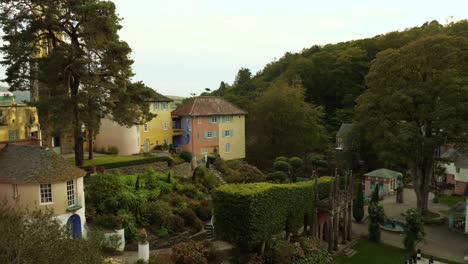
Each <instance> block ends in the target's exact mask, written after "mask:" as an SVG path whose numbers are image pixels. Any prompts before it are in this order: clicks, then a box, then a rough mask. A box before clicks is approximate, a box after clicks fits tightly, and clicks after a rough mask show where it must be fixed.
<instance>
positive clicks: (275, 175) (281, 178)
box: [267, 171, 288, 183]
mask: <svg viewBox="0 0 468 264" xmlns="http://www.w3.org/2000/svg"><path fill="white" fill-rule="evenodd" d="M287 179H288V175H287V174H286V173H284V172H282V171H275V172H271V173H268V175H267V180H268V181H272V182H280V183H282V182H285V181H286V180H287Z"/></svg>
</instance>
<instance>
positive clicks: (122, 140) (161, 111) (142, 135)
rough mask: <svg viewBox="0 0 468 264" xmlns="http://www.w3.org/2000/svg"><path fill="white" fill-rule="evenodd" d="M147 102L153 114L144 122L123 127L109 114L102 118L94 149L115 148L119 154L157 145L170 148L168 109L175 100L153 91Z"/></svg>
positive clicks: (149, 149)
mask: <svg viewBox="0 0 468 264" xmlns="http://www.w3.org/2000/svg"><path fill="white" fill-rule="evenodd" d="M147 102H148V103H149V107H150V111H151V113H154V114H156V117H155V118H153V119H152V120H151V121H149V122H147V123H145V124H142V125H139V124H136V125H135V126H131V127H125V126H121V125H119V124H118V123H117V122H115V121H113V120H112V117H107V118H104V119H102V120H101V127H100V128H99V133H98V134H97V135H96V140H95V144H94V146H95V149H108V148H109V147H117V149H118V150H119V155H132V154H137V153H147V152H150V151H152V150H154V149H155V148H157V147H161V148H162V147H164V146H167V147H169V145H170V144H172V117H171V109H172V108H173V107H174V106H173V104H174V102H173V101H172V99H170V98H167V97H165V96H163V95H161V94H159V93H156V92H155V93H154V95H153V98H151V99H150V100H148V101H147Z"/></svg>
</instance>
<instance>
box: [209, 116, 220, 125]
mask: <svg viewBox="0 0 468 264" xmlns="http://www.w3.org/2000/svg"><path fill="white" fill-rule="evenodd" d="M218 122H219V120H218V116H210V123H213V124H217V123H218Z"/></svg>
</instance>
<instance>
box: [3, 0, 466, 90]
mask: <svg viewBox="0 0 468 264" xmlns="http://www.w3.org/2000/svg"><path fill="white" fill-rule="evenodd" d="M114 2H115V4H116V6H117V13H118V14H119V16H120V17H121V18H123V20H122V21H121V24H122V26H123V28H122V30H121V31H120V37H121V39H123V40H125V41H127V42H128V43H129V45H130V47H131V48H132V50H133V51H132V55H131V57H132V59H133V60H134V61H135V63H134V65H133V71H134V72H135V76H134V78H133V80H134V81H140V80H141V81H143V82H144V83H145V84H146V85H148V86H150V87H151V88H153V89H155V90H156V91H158V92H159V93H162V94H165V95H178V96H189V95H190V94H191V93H197V94H198V93H201V92H202V91H203V90H204V89H205V88H210V89H212V90H214V89H217V88H218V87H219V84H220V82H221V81H225V82H228V83H230V84H231V83H232V82H233V80H234V78H235V75H236V73H237V71H238V70H239V69H240V68H241V67H245V68H249V69H250V70H251V71H252V72H253V73H255V72H257V71H259V70H261V69H262V68H263V67H264V66H265V65H266V64H267V63H269V62H271V61H273V60H275V59H278V58H280V57H281V56H282V55H284V53H286V52H300V51H301V50H302V49H303V48H308V47H311V46H313V45H324V44H328V43H337V42H341V41H347V40H353V39H360V38H366V37H372V36H375V35H378V34H383V33H387V32H390V31H394V30H404V29H405V28H410V27H414V26H420V25H422V24H423V23H424V22H427V21H432V20H437V21H439V23H442V24H445V23H447V19H449V21H456V20H460V19H467V18H468V12H467V11H468V0H393V1H388V0H352V1H346V0H325V1H312V0H287V1H286V0H235V1H234V0H231V1H227V0H114ZM0 78H4V68H1V66H0ZM0 85H5V83H1V82H0Z"/></svg>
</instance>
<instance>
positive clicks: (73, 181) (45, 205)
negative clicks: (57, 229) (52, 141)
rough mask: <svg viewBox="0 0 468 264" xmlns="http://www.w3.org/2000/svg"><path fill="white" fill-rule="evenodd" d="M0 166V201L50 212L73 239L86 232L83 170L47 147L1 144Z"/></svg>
mask: <svg viewBox="0 0 468 264" xmlns="http://www.w3.org/2000/svg"><path fill="white" fill-rule="evenodd" d="M0 167H1V168H2V169H1V173H0V200H1V201H6V202H7V203H8V205H10V206H12V207H15V208H27V209H29V210H34V209H39V210H45V209H51V210H53V214H54V217H55V219H57V220H58V221H59V222H60V223H61V224H63V225H68V226H69V227H70V229H71V230H72V233H73V235H74V236H81V234H84V233H85V229H84V225H85V223H86V218H85V199H84V197H85V196H84V188H83V187H84V186H83V177H84V176H85V175H86V172H85V171H83V170H81V169H79V168H77V167H75V166H73V165H72V164H70V162H69V161H67V160H65V159H64V158H62V157H61V156H60V155H58V154H56V153H55V152H53V151H52V150H51V149H49V148H45V147H39V146H20V145H13V144H6V145H5V144H0ZM84 235H85V234H84Z"/></svg>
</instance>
